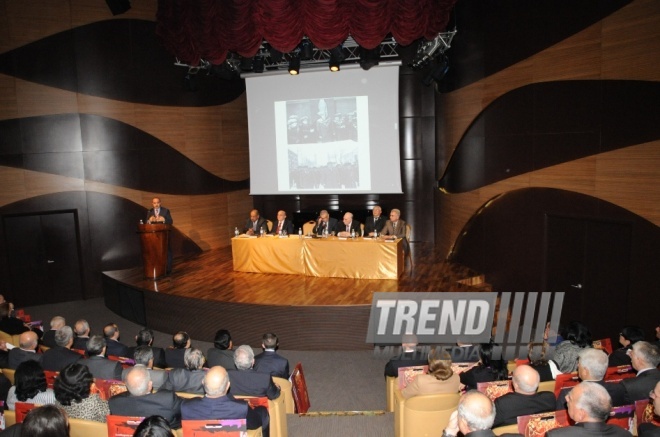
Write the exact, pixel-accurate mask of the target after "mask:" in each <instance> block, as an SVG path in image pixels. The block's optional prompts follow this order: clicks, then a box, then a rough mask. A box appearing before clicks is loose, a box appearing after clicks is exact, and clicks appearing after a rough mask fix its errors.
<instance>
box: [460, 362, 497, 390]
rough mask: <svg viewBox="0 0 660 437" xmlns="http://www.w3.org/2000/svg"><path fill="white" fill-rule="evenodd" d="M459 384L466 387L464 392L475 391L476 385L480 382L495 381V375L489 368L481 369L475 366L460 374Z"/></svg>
mask: <svg viewBox="0 0 660 437" xmlns="http://www.w3.org/2000/svg"><path fill="white" fill-rule="evenodd" d="M460 376H461V382H462V383H463V384H465V385H466V386H467V387H466V388H465V389H466V390H476V389H477V384H478V383H480V382H490V381H496V374H495V373H493V371H492V370H491V369H490V367H482V366H480V365H476V366H474V367H473V368H471V369H470V370H467V371H465V372H463V373H461V375H460Z"/></svg>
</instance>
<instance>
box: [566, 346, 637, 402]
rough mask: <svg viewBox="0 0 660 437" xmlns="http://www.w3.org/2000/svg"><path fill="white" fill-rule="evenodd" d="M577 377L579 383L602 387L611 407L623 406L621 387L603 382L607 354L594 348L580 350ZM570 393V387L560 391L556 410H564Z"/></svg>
mask: <svg viewBox="0 0 660 437" xmlns="http://www.w3.org/2000/svg"><path fill="white" fill-rule="evenodd" d="M577 371H578V377H579V378H580V381H587V382H595V383H597V384H599V385H602V386H603V388H605V390H607V393H608V394H609V395H610V399H611V401H612V405H613V406H615V407H618V406H620V405H625V390H624V389H623V385H621V384H620V383H618V382H605V381H604V380H603V379H604V378H605V374H606V373H607V354H606V353H605V352H604V351H602V350H600V349H594V348H586V349H582V351H581V352H580V355H579V356H578V368H577ZM570 391H571V387H567V388H564V389H562V390H561V391H560V392H559V395H558V396H557V405H556V409H557V410H564V409H566V395H568V393H569V392H570Z"/></svg>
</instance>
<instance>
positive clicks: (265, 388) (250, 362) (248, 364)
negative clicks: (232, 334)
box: [227, 344, 280, 399]
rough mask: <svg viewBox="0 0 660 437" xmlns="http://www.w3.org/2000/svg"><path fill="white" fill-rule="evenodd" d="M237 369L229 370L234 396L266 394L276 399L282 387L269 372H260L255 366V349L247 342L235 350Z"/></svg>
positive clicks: (269, 397)
mask: <svg viewBox="0 0 660 437" xmlns="http://www.w3.org/2000/svg"><path fill="white" fill-rule="evenodd" d="M234 364H235V365H236V370H228V371H227V373H228V374H229V381H230V382H231V394H232V395H234V396H266V397H267V398H268V399H276V398H277V397H278V396H279V395H280V388H279V387H278V386H277V384H275V382H273V378H272V377H271V376H270V375H269V374H267V373H259V372H257V371H256V370H254V369H253V368H252V366H254V351H253V350H252V348H251V347H250V346H248V345H246V344H244V345H242V346H239V347H238V348H237V349H236V352H234Z"/></svg>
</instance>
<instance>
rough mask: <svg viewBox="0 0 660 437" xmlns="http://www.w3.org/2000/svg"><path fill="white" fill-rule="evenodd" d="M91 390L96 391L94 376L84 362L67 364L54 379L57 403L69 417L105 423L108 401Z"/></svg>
mask: <svg viewBox="0 0 660 437" xmlns="http://www.w3.org/2000/svg"><path fill="white" fill-rule="evenodd" d="M92 391H96V387H95V384H94V377H93V376H92V373H91V372H90V371H89V369H88V368H87V366H85V365H84V364H79V363H73V364H69V365H68V366H66V367H65V368H64V369H62V371H61V372H60V374H59V376H58V377H57V379H55V398H56V399H57V404H58V405H59V406H61V407H62V409H63V410H64V411H65V412H66V413H67V414H68V415H69V417H73V418H74V419H84V420H93V421H95V422H103V423H105V416H107V415H108V414H110V408H109V407H108V401H104V400H103V399H101V398H100V397H99V395H98V394H92Z"/></svg>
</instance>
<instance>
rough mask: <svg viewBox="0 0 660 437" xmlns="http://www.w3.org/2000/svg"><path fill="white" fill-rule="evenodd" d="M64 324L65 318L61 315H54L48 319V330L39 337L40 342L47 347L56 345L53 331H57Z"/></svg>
mask: <svg viewBox="0 0 660 437" xmlns="http://www.w3.org/2000/svg"><path fill="white" fill-rule="evenodd" d="M65 325H66V320H65V319H64V317H62V316H55V317H53V318H52V319H50V330H49V331H46V332H44V335H43V337H41V344H43V345H44V346H48V347H55V346H57V344H56V343H55V333H56V332H57V330H58V329H60V328H61V327H62V326H65Z"/></svg>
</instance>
